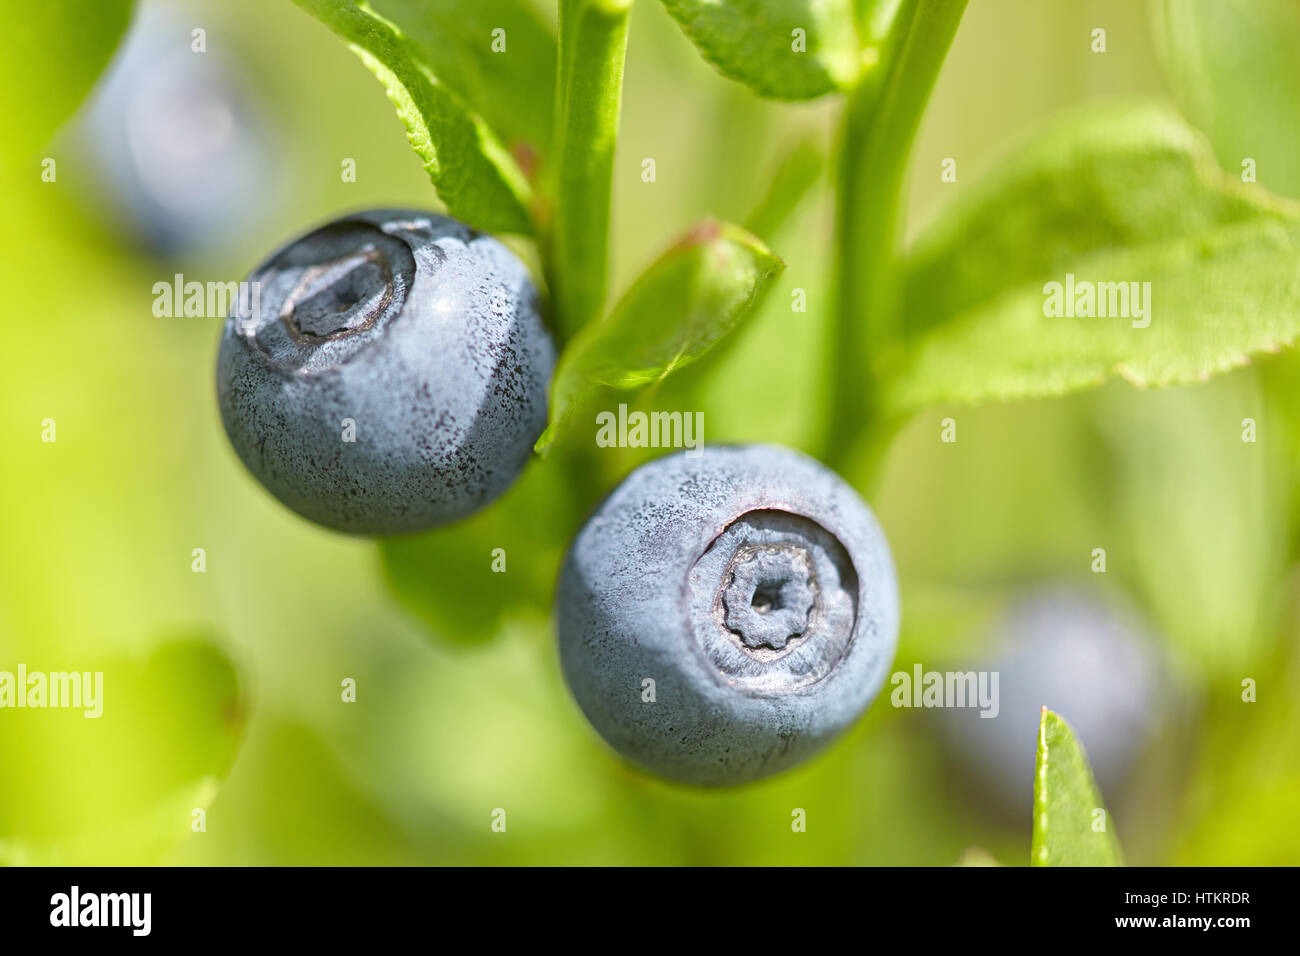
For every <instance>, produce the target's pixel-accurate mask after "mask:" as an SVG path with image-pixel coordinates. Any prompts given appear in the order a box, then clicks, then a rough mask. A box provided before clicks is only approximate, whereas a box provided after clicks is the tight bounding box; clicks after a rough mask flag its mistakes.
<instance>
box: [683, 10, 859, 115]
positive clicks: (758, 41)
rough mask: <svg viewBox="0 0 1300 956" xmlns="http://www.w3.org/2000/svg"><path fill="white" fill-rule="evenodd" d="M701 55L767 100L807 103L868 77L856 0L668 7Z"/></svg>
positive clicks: (724, 74)
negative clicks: (861, 74) (861, 76)
mask: <svg viewBox="0 0 1300 956" xmlns="http://www.w3.org/2000/svg"><path fill="white" fill-rule="evenodd" d="M664 6H665V7H667V8H668V12H669V13H671V14H672V15H673V18H674V19H676V20H677V22H678V23H679V24H681V28H682V31H683V32H684V33H685V34H686V35H687V36H688V37H690V39H691V42H693V43H694V44H695V46H696V47H698V48H699V51H700V54H701V55H702V56H703V57H704V59H706V60H708V61H709V62H710V63H711V64H713V66H714V67H716V68H717V69H718V71H719V72H720V73H722V75H723V76H727V77H730V78H731V79H733V80H739V81H740V82H741V83H744V84H745V85H746V86H748V87H750V89H752V90H753V91H754V92H755V93H757V94H758V95H759V96H765V97H769V98H771V99H779V100H807V99H812V98H813V97H817V96H821V95H822V94H824V93H829V92H831V91H832V90H840V89H845V88H847V87H849V86H851V85H852V84H853V83H854V81H855V80H856V79H857V77H858V73H859V72H860V70H861V64H862V56H861V54H860V52H859V43H858V31H857V21H856V18H855V15H854V8H853V7H854V0H664Z"/></svg>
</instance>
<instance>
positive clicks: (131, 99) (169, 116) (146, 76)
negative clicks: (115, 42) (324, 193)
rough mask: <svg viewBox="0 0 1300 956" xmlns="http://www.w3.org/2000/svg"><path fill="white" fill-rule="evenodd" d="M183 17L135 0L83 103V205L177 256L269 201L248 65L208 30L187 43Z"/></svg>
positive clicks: (266, 158) (217, 239)
mask: <svg viewBox="0 0 1300 956" xmlns="http://www.w3.org/2000/svg"><path fill="white" fill-rule="evenodd" d="M190 31H191V25H190V24H189V23H188V22H187V20H185V19H183V18H178V17H177V16H176V15H174V14H173V13H172V12H171V11H169V10H166V9H164V8H162V7H159V6H158V5H156V4H144V5H142V6H141V8H140V11H139V16H138V17H137V18H136V22H135V23H133V24H132V26H131V30H130V32H129V33H128V34H127V36H126V39H125V42H124V43H123V46H122V49H121V51H120V52H119V53H118V55H117V57H116V58H115V59H114V62H113V63H112V64H111V65H110V67H109V69H108V71H107V73H106V74H105V76H104V80H103V82H102V83H101V84H100V85H99V87H98V88H97V90H96V91H95V95H94V97H93V99H92V101H91V102H90V103H89V104H88V109H87V111H86V116H85V121H84V122H85V126H84V131H85V138H86V139H87V140H88V145H87V147H86V148H87V150H88V152H89V153H90V154H91V156H92V157H93V162H90V163H87V168H88V169H89V170H90V171H91V174H92V177H93V180H94V183H93V185H94V187H95V188H94V193H93V201H94V202H95V204H96V205H102V206H104V207H107V208H106V210H105V211H106V212H108V213H109V214H110V215H111V216H112V217H113V218H114V220H115V222H114V229H115V231H118V232H127V231H129V232H133V233H135V234H136V236H137V237H138V238H139V239H140V240H141V241H142V242H143V243H144V244H145V245H146V246H148V247H149V248H150V249H151V250H152V251H153V252H155V253H158V254H160V255H164V256H177V255H180V254H182V253H185V252H188V251H190V250H193V249H206V248H211V247H213V246H216V245H220V244H222V243H230V242H232V241H234V240H235V239H237V238H238V237H239V236H241V235H246V234H247V231H248V229H249V226H250V222H251V221H252V220H253V218H254V217H255V216H257V215H260V214H263V213H264V212H265V211H266V209H267V208H268V207H270V206H271V203H270V202H268V201H265V199H263V200H261V201H259V202H256V203H249V202H248V201H247V197H248V196H249V194H250V193H256V194H257V195H258V196H260V197H273V196H275V195H276V194H277V193H278V192H279V190H278V189H277V188H276V186H277V183H276V182H275V176H274V174H276V173H278V170H277V169H276V168H275V163H274V160H273V156H274V153H275V150H274V148H273V143H272V135H273V134H272V124H271V123H270V122H269V121H268V119H267V117H266V115H265V114H264V112H263V110H261V109H260V108H259V106H258V98H257V97H255V96H251V95H249V94H248V91H247V90H246V88H245V83H244V82H243V78H244V76H245V75H246V74H247V72H248V71H247V68H246V67H245V66H244V65H243V64H240V63H237V62H233V61H232V60H230V59H229V58H228V57H226V56H225V54H224V52H223V51H225V50H227V49H229V48H230V47H231V44H229V43H226V42H224V41H223V40H222V39H221V38H219V37H217V36H215V35H214V36H211V37H208V38H207V40H208V43H209V44H210V48H209V49H208V51H207V52H205V53H202V54H199V53H195V52H193V50H192V49H191V42H192V41H191V34H190Z"/></svg>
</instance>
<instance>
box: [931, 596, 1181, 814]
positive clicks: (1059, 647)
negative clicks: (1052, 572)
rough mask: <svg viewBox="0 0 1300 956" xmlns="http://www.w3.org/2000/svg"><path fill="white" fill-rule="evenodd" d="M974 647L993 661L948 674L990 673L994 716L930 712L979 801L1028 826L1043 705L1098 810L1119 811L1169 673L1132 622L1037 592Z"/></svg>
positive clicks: (1104, 603) (1113, 602)
mask: <svg viewBox="0 0 1300 956" xmlns="http://www.w3.org/2000/svg"><path fill="white" fill-rule="evenodd" d="M981 645H982V646H989V647H994V648H997V649H998V650H997V651H996V656H994V657H993V658H991V659H988V660H984V661H975V662H962V663H961V664H960V665H959V666H954V669H956V670H963V671H965V670H970V669H974V670H984V671H990V672H996V673H997V675H998V702H997V703H998V707H997V716H996V717H988V716H983V712H982V711H981V710H980V709H979V708H975V707H955V708H945V709H943V710H939V711H938V712H937V713H938V715H939V717H938V720H939V732H940V735H941V738H942V740H943V743H944V745H945V747H946V749H947V750H949V751H950V752H951V757H952V759H953V760H954V762H955V765H956V768H959V770H960V773H961V775H962V777H963V778H965V779H968V780H969V781H970V782H971V784H972V785H973V786H974V788H975V789H976V791H977V794H978V796H979V798H980V799H981V801H982V802H984V803H986V804H987V805H988V808H989V809H990V810H991V811H992V812H993V813H994V815H996V816H998V817H1000V818H1005V819H1007V820H1008V821H1011V822H1016V823H1024V824H1027V823H1028V821H1029V818H1030V813H1031V809H1032V802H1033V779H1034V759H1035V746H1036V741H1037V732H1038V722H1039V713H1040V710H1041V708H1042V707H1044V706H1046V707H1048V708H1050V709H1051V710H1053V711H1055V712H1057V713H1059V714H1060V715H1061V716H1062V717H1064V718H1065V719H1066V720H1067V721H1068V722H1069V724H1070V726H1071V727H1073V728H1074V730H1075V733H1076V734H1078V736H1079V739H1080V740H1081V741H1082V742H1083V746H1084V748H1085V750H1086V751H1087V753H1088V757H1089V759H1090V760H1091V762H1092V767H1093V772H1094V774H1095V775H1096V778H1097V784H1098V786H1099V787H1100V789H1101V793H1102V797H1103V798H1104V799H1105V800H1106V803H1107V805H1108V806H1110V807H1111V808H1112V809H1114V808H1115V807H1116V806H1119V805H1122V801H1123V796H1124V793H1125V787H1126V784H1127V783H1128V782H1129V780H1130V778H1131V776H1132V775H1133V772H1134V770H1135V768H1136V766H1137V763H1138V760H1139V758H1140V756H1141V754H1142V751H1143V749H1144V748H1145V746H1146V745H1147V744H1148V743H1150V741H1151V739H1152V738H1153V736H1154V734H1155V733H1156V731H1157V729H1158V728H1159V725H1160V722H1161V718H1162V715H1163V714H1164V713H1165V712H1166V710H1167V706H1168V693H1169V692H1168V684H1169V680H1168V675H1167V673H1166V671H1165V668H1164V666H1163V662H1162V660H1161V657H1160V654H1159V650H1158V647H1157V644H1156V642H1155V641H1154V640H1153V639H1152V637H1151V635H1150V633H1149V631H1148V630H1147V627H1146V625H1145V624H1144V623H1143V622H1142V621H1141V620H1140V619H1139V617H1138V616H1137V614H1136V613H1135V612H1133V611H1132V610H1131V609H1129V608H1128V607H1126V606H1125V605H1124V604H1122V603H1121V602H1120V601H1118V600H1117V599H1116V598H1114V597H1112V596H1109V595H1106V596H1103V595H1102V594H1101V593H1093V592H1090V591H1084V590H1082V589H1071V588H1066V587H1052V588H1046V589H1042V590H1037V591H1033V592H1030V593H1028V594H1025V595H1022V596H1021V597H1019V598H1018V599H1016V601H1015V602H1014V603H1013V604H1012V605H1011V607H1010V608H1009V609H1008V610H1007V611H1006V612H1005V614H1004V615H1003V616H1002V618H1001V619H1000V621H999V622H998V623H997V624H996V625H995V629H994V633H992V634H990V635H989V636H988V639H987V640H985V641H981Z"/></svg>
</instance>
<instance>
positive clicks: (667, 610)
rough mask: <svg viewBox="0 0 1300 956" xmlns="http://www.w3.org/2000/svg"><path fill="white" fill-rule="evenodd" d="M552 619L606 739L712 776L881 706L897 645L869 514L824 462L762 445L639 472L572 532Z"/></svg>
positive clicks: (882, 546)
mask: <svg viewBox="0 0 1300 956" xmlns="http://www.w3.org/2000/svg"><path fill="white" fill-rule="evenodd" d="M556 614H557V624H558V631H559V644H560V657H561V664H562V666H563V669H564V674H565V678H566V679H567V681H568V684H569V687H570V689H571V690H572V691H573V694H574V697H575V698H577V701H578V704H579V705H580V706H581V708H582V710H583V712H584V713H585V714H586V716H587V718H588V719H589V720H590V721H591V723H592V724H593V726H594V727H595V728H596V730H597V731H598V732H599V733H600V734H601V736H603V737H604V738H605V740H606V741H607V742H608V743H609V744H610V745H611V746H612V747H613V748H614V749H615V750H617V751H618V752H619V753H621V754H622V755H623V756H625V757H627V758H629V759H630V760H632V761H634V762H636V763H638V764H640V765H641V766H643V767H645V768H647V769H649V770H651V771H653V772H654V773H657V774H659V775H662V776H664V777H668V778H670V779H673V780H678V781H682V782H686V783H694V784H707V785H717V784H736V783H744V782H746V781H750V780H756V779H758V778H760V777H765V776H768V775H770V774H773V773H777V772H779V771H781V770H784V769H787V768H789V767H792V766H794V765H795V764H797V763H799V762H801V761H803V760H805V759H806V758H808V757H809V756H811V755H812V754H813V753H815V752H816V751H818V750H819V749H821V748H822V747H823V746H825V745H826V744H827V743H828V742H829V741H830V740H831V739H832V738H834V737H835V736H836V735H837V734H839V733H840V732H841V731H843V730H844V729H845V728H847V727H848V726H849V725H851V724H852V723H853V722H854V720H856V719H857V717H858V716H859V715H860V714H861V713H862V711H863V710H864V709H865V708H866V707H867V705H868V704H869V703H870V702H871V700H872V698H873V697H874V696H875V694H876V692H877V690H878V689H879V688H880V686H881V684H882V683H883V681H884V678H885V674H886V672H887V670H888V668H889V666H890V662H891V661H892V660H893V656H894V649H895V646H896V643H897V639H898V589H897V582H896V579H895V572H894V566H893V561H892V558H891V556H890V553H889V546H888V543H887V542H886V540H885V536H884V533H883V532H882V531H881V529H880V526H879V525H878V524H877V522H876V520H875V518H874V517H873V515H872V514H871V511H870V510H869V509H868V508H867V506H866V505H865V504H864V503H863V502H862V499H861V498H859V497H858V495H857V493H856V492H855V491H854V490H853V489H852V488H851V487H850V486H849V485H848V484H846V483H845V482H844V481H843V480H842V479H840V478H839V476H838V475H836V474H834V473H833V472H832V471H830V470H829V469H827V468H825V467H824V466H822V465H821V464H819V463H818V462H816V461H814V460H812V459H811V458H808V457H806V456H804V455H801V454H799V453H797V452H793V451H790V450H789V449H785V448H778V447H775V446H764V445H751V446H740V447H711V448H708V449H706V450H705V451H704V452H703V454H702V455H701V456H700V457H698V458H692V457H687V455H685V454H676V455H670V456H668V457H665V458H660V459H658V460H656V461H654V462H651V463H650V464H648V465H645V466H643V467H642V468H639V469H638V470H637V471H635V472H633V473H632V474H631V475H630V476H629V477H628V478H627V479H626V480H625V481H624V482H623V484H622V485H620V486H619V487H618V488H617V489H616V490H615V491H614V492H613V493H612V494H611V495H610V496H609V497H608V498H607V499H606V500H605V501H604V503H603V504H601V505H600V507H599V508H598V509H597V510H596V512H595V513H594V514H593V515H592V516H591V518H590V519H589V520H588V521H587V523H586V525H585V526H584V527H583V528H582V530H581V531H580V532H579V533H578V535H577V537H576V538H575V539H574V542H573V544H572V546H571V547H570V549H569V553H568V555H567V557H566V559H565V564H564V567H563V570H562V571H561V575H560V583H559V590H558V595H557V601H556ZM649 682H653V683H649Z"/></svg>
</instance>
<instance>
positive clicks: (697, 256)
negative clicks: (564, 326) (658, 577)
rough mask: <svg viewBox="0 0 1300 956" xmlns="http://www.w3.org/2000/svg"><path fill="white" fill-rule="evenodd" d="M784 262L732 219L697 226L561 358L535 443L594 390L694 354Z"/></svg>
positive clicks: (542, 442) (653, 376) (643, 379)
mask: <svg viewBox="0 0 1300 956" xmlns="http://www.w3.org/2000/svg"><path fill="white" fill-rule="evenodd" d="M784 268H785V264H784V263H783V262H782V261H781V260H780V259H778V258H777V257H776V256H774V255H773V254H772V253H771V252H770V251H769V250H768V248H767V247H766V246H765V245H763V243H762V242H760V241H759V240H758V239H756V238H755V237H754V236H752V235H750V234H749V233H747V232H745V230H743V229H741V228H739V227H738V226H733V225H729V224H727V223H719V222H714V221H712V220H710V221H706V222H703V223H701V224H700V225H698V226H696V227H695V228H694V229H692V230H691V231H690V232H689V233H687V235H686V236H685V237H683V238H682V239H681V240H679V241H678V242H677V243H676V244H675V245H674V246H673V247H672V248H671V249H669V250H668V252H667V253H665V254H664V255H663V256H662V257H661V258H660V259H659V260H658V261H657V262H655V263H654V264H653V265H652V266H651V267H650V268H649V269H647V270H646V272H645V273H643V274H642V275H641V277H640V278H639V279H637V281H636V282H635V283H634V284H633V285H632V287H631V288H630V289H628V291H627V293H626V294H625V295H624V296H623V298H622V300H621V301H619V303H618V304H617V305H616V306H615V307H614V309H613V311H612V312H611V313H610V315H609V317H608V318H607V319H605V321H603V322H599V323H596V324H593V325H589V326H587V327H586V328H585V329H583V331H582V333H581V334H580V335H579V336H578V337H577V338H575V339H574V340H573V342H572V343H571V344H570V345H569V347H568V348H567V349H566V350H565V352H564V354H563V355H562V356H561V357H560V362H559V365H558V366H557V368H556V371H555V380H554V382H553V383H552V385H551V424H550V426H549V427H548V428H547V429H546V432H545V433H544V434H543V435H542V437H541V438H540V439H538V441H537V448H538V450H539V451H540V450H542V449H544V448H545V447H546V446H547V445H549V444H550V443H551V442H552V441H553V440H554V439H555V437H556V434H557V431H558V429H559V428H560V427H561V425H562V424H563V423H564V422H565V421H566V420H567V419H568V418H569V416H571V415H572V414H573V413H574V412H575V411H576V410H577V409H578V407H579V406H580V405H582V404H583V403H584V402H585V401H586V400H587V399H588V398H590V397H591V396H592V395H594V394H595V393H597V392H598V391H599V390H600V389H602V388H615V389H624V390H630V389H636V388H641V387H642V386H645V385H649V384H651V383H653V382H658V381H660V380H662V379H664V378H666V377H667V376H668V375H670V374H672V372H673V371H674V370H676V369H678V368H681V367H682V366H684V365H688V364H689V363H691V362H693V361H695V360H696V359H697V358H699V357H700V356H701V355H703V354H704V353H705V352H707V351H708V350H709V349H710V348H711V347H712V346H713V345H714V344H715V343H717V342H718V341H719V340H720V339H722V338H723V337H724V336H726V335H727V334H728V333H729V332H731V331H732V330H734V329H735V328H736V327H737V326H738V325H739V324H740V323H741V322H742V321H743V320H744V319H745V318H746V317H747V316H748V315H750V314H751V313H752V312H753V310H754V307H755V306H756V305H757V303H758V302H759V300H760V298H761V297H762V296H763V294H764V293H765V292H766V291H767V290H768V289H769V288H770V287H771V285H772V282H773V281H774V280H775V279H776V277H777V276H779V275H780V274H781V272H782V270H783V269H784Z"/></svg>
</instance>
